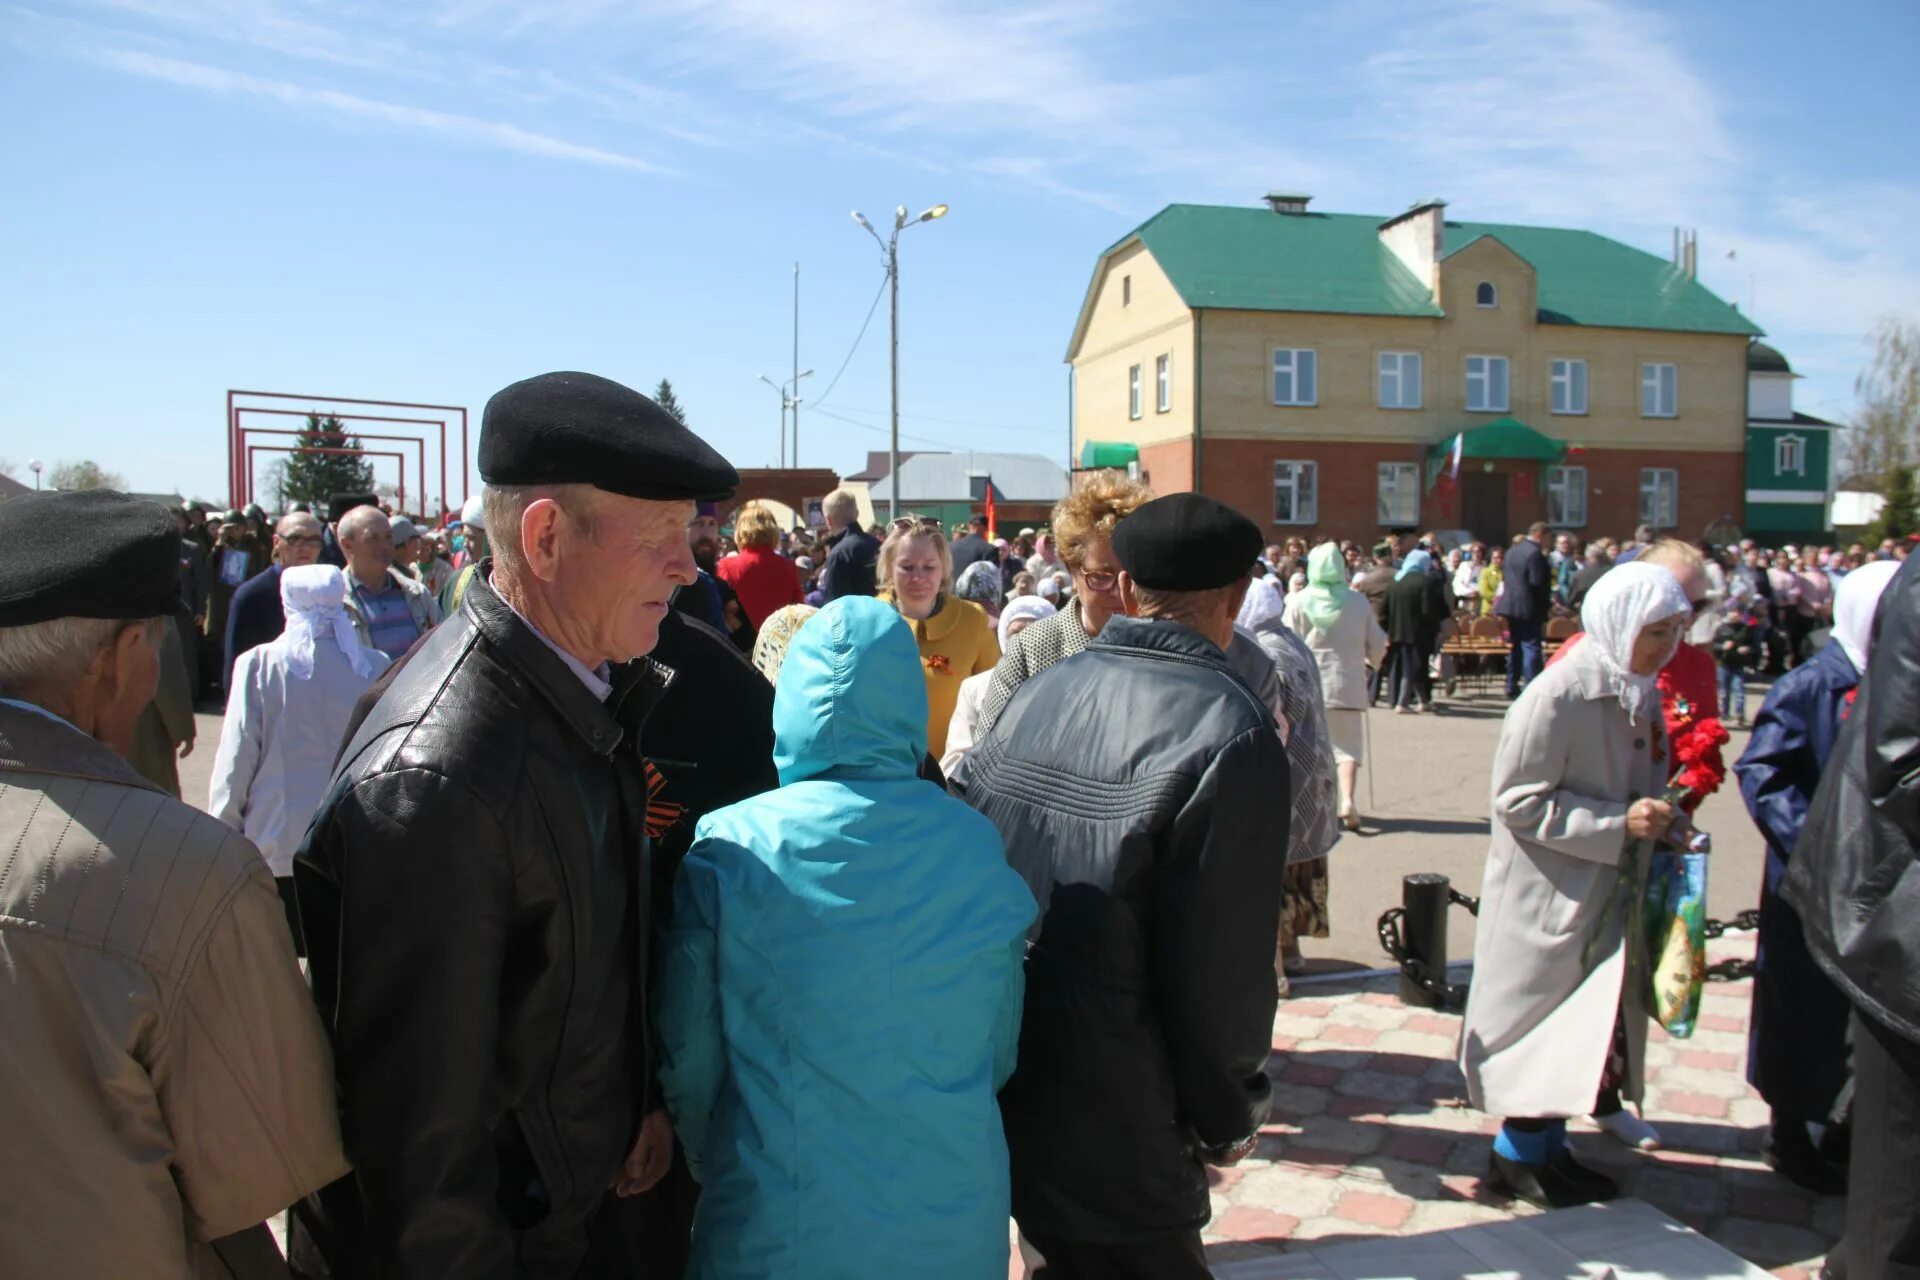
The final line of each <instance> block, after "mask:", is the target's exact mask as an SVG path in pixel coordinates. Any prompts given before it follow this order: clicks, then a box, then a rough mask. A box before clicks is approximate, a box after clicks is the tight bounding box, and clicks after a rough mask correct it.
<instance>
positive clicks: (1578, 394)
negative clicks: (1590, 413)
mask: <svg viewBox="0 0 1920 1280" xmlns="http://www.w3.org/2000/svg"><path fill="white" fill-rule="evenodd" d="M1551 368H1552V376H1551V377H1549V379H1548V382H1549V383H1550V385H1551V386H1552V389H1553V411H1554V412H1555V413H1585V412H1586V411H1587V362H1586V361H1585V360H1555V361H1554V362H1553V364H1552V366H1551Z"/></svg>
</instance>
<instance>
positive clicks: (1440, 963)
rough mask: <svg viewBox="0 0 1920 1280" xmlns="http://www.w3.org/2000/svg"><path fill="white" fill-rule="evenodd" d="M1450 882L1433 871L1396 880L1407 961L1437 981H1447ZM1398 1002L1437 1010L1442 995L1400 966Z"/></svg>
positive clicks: (1443, 1002)
mask: <svg viewBox="0 0 1920 1280" xmlns="http://www.w3.org/2000/svg"><path fill="white" fill-rule="evenodd" d="M1451 889H1452V885H1451V884H1450V883H1449V882H1448V880H1447V878H1446V877H1445V876H1443V875H1440V874H1438V873H1436V872H1432V871H1425V872H1420V873H1418V874H1416V875H1410V876H1408V877H1407V878H1406V879H1405V880H1403V881H1401V882H1400V900H1401V905H1402V906H1403V907H1404V908H1405V910H1406V914H1405V915H1404V916H1402V917H1401V922H1400V923H1401V929H1402V934H1401V937H1402V939H1403V941H1404V943H1405V945H1406V949H1407V960H1408V961H1409V962H1417V963H1418V964H1419V965H1420V967H1421V970H1422V971H1423V972H1424V973H1425V974H1426V975H1427V976H1428V977H1429V978H1431V979H1433V980H1434V981H1435V982H1437V983H1442V984H1444V983H1445V982H1446V980H1447V905H1448V903H1449V902H1450V901H1451ZM1400 1002H1401V1003H1402V1004H1408V1005H1414V1006H1416V1007H1418V1008H1422V1009H1438V1008H1441V1007H1443V1006H1444V1005H1445V1004H1446V1000H1445V998H1444V997H1442V996H1440V995H1438V994H1436V993H1435V992H1432V991H1429V990H1427V989H1426V988H1425V987H1423V986H1421V985H1420V984H1419V983H1417V982H1415V981H1414V980H1413V979H1412V978H1410V977H1409V976H1408V975H1407V965H1406V964H1404V963H1403V964H1402V965H1401V966H1400Z"/></svg>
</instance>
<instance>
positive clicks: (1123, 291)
mask: <svg viewBox="0 0 1920 1280" xmlns="http://www.w3.org/2000/svg"><path fill="white" fill-rule="evenodd" d="M1120 305H1121V306H1123V307H1130V306H1132V305H1133V277H1132V276H1130V275H1129V276H1121V277H1120Z"/></svg>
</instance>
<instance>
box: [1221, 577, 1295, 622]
mask: <svg viewBox="0 0 1920 1280" xmlns="http://www.w3.org/2000/svg"><path fill="white" fill-rule="evenodd" d="M1286 608H1287V602H1286V601H1285V600H1284V599H1282V598H1281V596H1280V589H1279V588H1278V587H1276V586H1274V585H1273V581H1272V579H1270V578H1255V579H1254V580H1253V581H1252V582H1251V583H1250V584H1248V586H1247V598H1246V599H1245V600H1243V601H1241V602H1240V616H1239V617H1237V618H1235V619H1234V623H1235V624H1236V625H1238V626H1242V627H1245V628H1246V629H1247V630H1249V631H1255V630H1258V629H1259V626H1260V624H1261V623H1263V622H1268V621H1271V620H1272V619H1274V618H1277V617H1279V616H1280V615H1281V614H1282V613H1284V612H1286Z"/></svg>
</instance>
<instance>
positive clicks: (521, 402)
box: [480, 373, 740, 502]
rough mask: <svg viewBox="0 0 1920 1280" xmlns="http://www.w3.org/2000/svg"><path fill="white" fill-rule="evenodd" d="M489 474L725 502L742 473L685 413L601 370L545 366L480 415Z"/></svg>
mask: <svg viewBox="0 0 1920 1280" xmlns="http://www.w3.org/2000/svg"><path fill="white" fill-rule="evenodd" d="M480 478H481V479H482V480H485V481H486V482H487V483H488V484H494V485H530V484H590V485H592V486H594V487H595V488H596V489H605V490H606V491H607V492H608V493H618V494H623V495H625V496H626V497H629V498H651V499H654V500H656V501H664V502H673V501H687V500H692V501H696V502H716V501H719V500H720V499H722V498H730V497H732V496H733V491H734V489H735V488H736V487H738V486H739V484H740V473H739V472H737V471H735V470H734V469H733V464H732V463H730V462H728V461H727V460H726V459H725V458H723V457H721V456H720V455H719V454H718V453H717V452H715V451H714V449H713V446H711V445H709V444H708V443H707V442H706V441H704V440H702V439H701V438H700V437H699V436H696V435H695V434H693V432H691V431H689V430H687V428H686V427H684V426H683V425H681V423H680V421H679V419H677V418H675V417H674V416H673V415H672V414H670V413H668V412H667V411H666V410H665V409H662V408H661V407H660V406H659V405H657V404H655V403H654V402H653V401H651V400H649V399H647V397H645V396H643V395H641V394H640V393H639V392H638V391H635V390H633V389H632V388H631V387H623V386H621V385H620V384H619V383H617V382H613V381H610V380H609V379H606V378H600V377H595V376H594V375H593V374H591V373H543V374H541V375H540V376H539V377H537V378H528V379H526V380H525V381H524V382H516V383H514V384H513V385H512V386H510V387H507V388H505V389H504V390H502V391H500V392H498V393H496V394H495V395H494V397H493V399H491V400H489V401H487V411H486V413H485V415H484V416H483V417H482V418H481V419H480Z"/></svg>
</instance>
